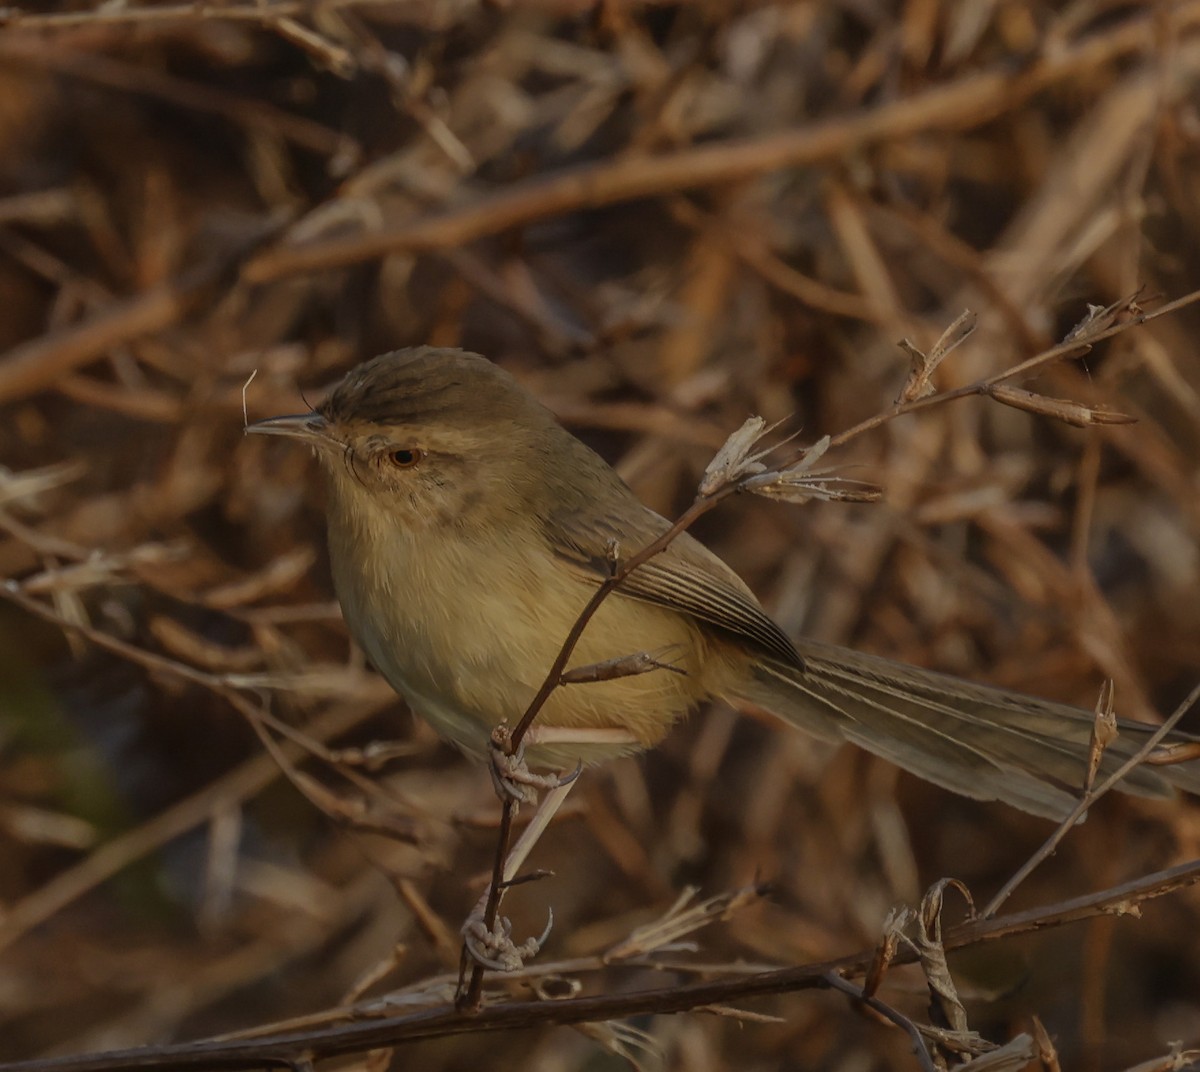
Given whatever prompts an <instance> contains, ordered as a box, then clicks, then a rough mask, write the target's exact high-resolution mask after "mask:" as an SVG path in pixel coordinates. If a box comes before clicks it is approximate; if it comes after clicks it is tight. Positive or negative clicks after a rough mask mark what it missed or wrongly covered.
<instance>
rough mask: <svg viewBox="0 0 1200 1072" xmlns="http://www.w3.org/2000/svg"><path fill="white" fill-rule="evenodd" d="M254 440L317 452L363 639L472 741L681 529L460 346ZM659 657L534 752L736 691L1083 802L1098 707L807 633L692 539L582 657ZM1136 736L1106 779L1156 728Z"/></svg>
mask: <svg viewBox="0 0 1200 1072" xmlns="http://www.w3.org/2000/svg"><path fill="white" fill-rule="evenodd" d="M248 431H251V432H259V433H266V434H271V435H284V436H291V437H294V438H297V439H301V440H303V441H304V442H306V443H309V444H310V445H311V446H312V447H313V448H314V449H315V451H316V454H317V457H318V458H319V459H320V461H321V465H322V468H323V469H324V471H325V473H326V476H327V477H328V486H329V503H328V522H329V548H330V556H331V558H332V565H333V578H334V584H335V586H336V589H337V594H338V598H339V599H340V601H341V604H342V609H343V611H344V613H345V617H346V621H347V623H348V624H349V627H350V631H351V632H352V633H353V635H354V637H355V638H356V640H357V641H358V643H359V644H360V645H361V646H362V647H363V649H364V650H365V651H366V653H367V655H368V656H369V658H370V659H371V661H372V662H373V663H374V664H375V666H376V667H377V668H378V669H379V671H380V672H381V673H382V674H383V675H384V677H386V678H387V680H388V681H389V682H390V683H391V684H392V686H393V687H394V688H395V689H396V690H397V691H398V692H400V693H401V694H402V695H403V696H405V697H406V698H407V699H408V701H409V702H410V704H411V705H412V707H413V708H414V709H415V710H416V711H418V712H419V713H420V714H422V715H424V717H425V718H427V719H428V720H429V721H430V722H431V723H432V724H433V725H434V727H435V728H436V729H437V730H438V732H439V733H441V734H442V735H443V736H445V737H447V738H449V739H450V740H451V741H453V742H454V743H456V744H457V745H459V746H460V747H461V748H463V749H465V750H466V751H468V752H473V753H477V754H481V753H483V752H484V751H485V750H486V748H487V744H488V739H489V734H490V732H491V730H492V729H493V727H495V726H496V725H498V724H499V723H501V722H503V721H508V722H510V723H515V722H516V721H517V720H518V719H519V718H520V716H521V714H522V712H523V711H524V710H525V708H526V707H527V706H528V704H529V701H530V700H531V699H532V697H533V695H534V693H535V692H536V691H537V689H538V687H539V686H540V685H541V683H542V680H543V679H544V677H545V676H546V673H547V671H548V670H549V668H550V666H551V663H552V662H553V661H554V658H555V656H556V655H557V653H558V651H559V648H560V647H561V645H562V642H563V639H564V638H565V636H566V634H567V632H568V631H569V629H570V628H571V626H572V625H573V623H574V622H575V620H576V618H577V617H578V615H579V613H580V611H581V610H582V609H583V607H584V605H585V604H586V603H587V601H588V599H589V597H590V596H591V594H592V593H593V592H594V590H595V588H596V586H597V585H598V584H599V583H600V582H601V581H602V580H603V579H605V578H606V577H607V576H608V575H609V570H610V564H609V551H608V547H609V545H610V541H612V540H614V539H615V540H616V541H618V544H619V547H620V548H621V550H622V552H623V553H625V554H632V553H633V552H635V551H637V550H639V549H640V548H641V547H643V546H645V545H646V544H648V543H649V542H651V541H652V540H653V539H654V538H656V537H657V536H658V535H660V534H661V533H662V532H663V531H664V530H665V529H666V528H667V527H668V522H667V521H666V520H664V519H663V518H662V517H660V516H659V515H658V514H656V513H654V512H653V511H651V510H649V509H648V508H646V507H645V506H643V505H642V504H641V503H640V502H639V501H638V500H637V498H636V497H635V496H634V494H633V492H632V491H630V489H629V488H628V487H627V486H626V485H625V483H624V482H623V481H622V480H621V478H620V477H619V476H617V474H616V473H615V472H614V471H613V470H612V468H610V467H609V465H608V464H607V463H606V462H604V461H603V459H601V458H600V457H599V455H597V454H595V453H594V452H593V451H591V450H590V449H589V448H588V447H586V446H584V444H583V443H581V442H580V441H579V440H578V439H576V438H575V437H574V436H572V435H571V434H570V433H569V432H567V431H566V430H565V429H563V428H562V427H561V426H560V425H559V424H558V423H557V421H556V420H555V419H554V417H553V416H552V415H551V413H550V412H549V411H548V410H547V409H545V408H544V407H543V406H542V405H540V404H539V403H538V402H537V401H536V400H535V399H534V398H533V397H532V396H531V395H530V394H529V393H528V392H527V391H526V390H525V389H524V388H522V387H521V386H520V385H519V384H518V383H517V382H516V381H515V380H514V379H513V378H512V377H511V376H510V375H509V374H508V373H506V372H504V371H503V370H502V369H500V368H499V367H497V366H496V365H493V364H492V363H491V362H489V361H488V360H486V359H485V358H483V357H480V356H478V355H476V354H470V353H464V352H462V351H459V350H450V349H436V348H431V347H418V348H416V349H409V350H400V351H396V352H395V353H389V354H384V355H383V356H381V357H377V358H375V359H374V360H372V361H369V362H367V363H366V364H364V365H361V366H359V367H358V368H356V369H354V370H352V371H351V372H350V373H349V374H348V375H347V376H346V378H345V379H344V380H343V381H342V383H341V384H340V385H339V386H338V387H337V389H336V390H334V392H333V393H332V394H331V395H330V396H329V398H328V399H327V400H326V401H325V402H324V403H323V404H322V405H321V406H320V407H318V409H317V410H315V411H314V412H312V413H308V414H303V415H300V416H289V417H276V418H274V419H271V420H267V421H262V422H259V423H258V424H255V425H252V426H250V428H249V429H248ZM662 650H668V651H670V652H671V653H672V656H671V661H672V662H673V663H674V664H675V665H676V666H677V667H678V668H679V669H681V670H682V671H684V672H683V673H667V672H661V671H657V672H654V673H649V674H642V675H639V676H631V677H623V678H617V679H615V680H608V681H601V682H597V683H591V684H586V685H578V686H570V687H567V688H560V689H557V690H556V691H555V692H554V693H553V694H552V696H551V698H550V700H549V701H548V703H547V704H546V706H545V708H544V709H543V710H542V712H541V713H540V714H539V716H538V718H537V721H536V722H535V723H534V726H533V729H532V731H531V733H530V736H529V738H528V740H529V743H530V749H529V759H530V761H531V762H533V763H538V764H542V765H557V766H560V767H566V768H570V767H572V766H574V765H575V763H576V762H577V761H582V762H584V763H590V762H594V761H597V760H600V759H604V758H606V757H610V756H615V755H619V754H621V753H624V752H629V751H633V750H636V749H642V748H649V747H651V746H652V745H654V744H656V743H657V742H658V741H659V740H661V739H662V737H663V736H664V735H665V734H666V733H667V731H668V730H669V729H670V728H671V726H672V724H673V723H674V722H676V721H677V720H678V719H679V718H681V717H682V716H683V715H684V714H686V713H687V711H688V710H689V709H690V708H692V707H694V706H695V705H696V704H697V703H699V702H700V701H702V700H704V699H706V698H709V697H714V696H716V697H726V698H728V699H730V700H733V701H735V702H737V701H742V702H749V703H751V704H754V705H757V706H759V707H763V708H766V709H768V710H770V711H772V712H774V713H775V714H777V715H778V716H780V717H781V718H783V719H785V720H786V721H788V722H790V723H792V724H793V725H795V726H797V727H798V728H800V729H802V730H804V731H805V732H807V733H810V734H813V735H815V736H817V737H821V738H824V739H826V740H843V739H844V740H848V741H852V742H854V743H855V744H857V745H860V746H861V747H863V748H865V749H867V750H868V751H870V752H874V753H875V754H876V755H879V756H882V757H884V758H885V759H888V760H890V761H891V762H893V763H896V764H897V765H899V766H900V767H903V768H904V769H905V770H908V771H911V772H913V773H914V774H916V775H918V776H919V777H921V778H925V779H927V780H928V781H930V782H934V783H935V784H937V785H940V786H944V787H945V788H947V789H950V790H953V791H954V792H957V793H962V794H963V795H965V796H969V797H975V798H977V799H981V800H1002V801H1005V802H1007V803H1009V804H1012V805H1014V806H1015V807H1018V808H1021V809H1024V810H1025V811H1029V812H1033V813H1034V814H1037V815H1044V816H1048V817H1050V818H1056V819H1057V818H1060V817H1062V816H1064V815H1066V814H1067V813H1069V811H1070V810H1071V809H1072V807H1074V805H1075V804H1076V803H1077V801H1078V798H1079V794H1080V790H1081V786H1082V785H1083V781H1084V771H1085V767H1086V764H1087V756H1088V751H1089V741H1090V738H1091V733H1092V724H1093V715H1092V714H1091V713H1090V712H1087V711H1082V710H1078V709H1076V708H1073V707H1069V706H1066V705H1063V704H1057V703H1050V702H1047V701H1043V700H1036V699H1031V698H1028V697H1025V696H1019V695H1016V694H1014V693H1009V692H1003V691H1000V690H997V689H992V688H986V687H983V686H980V685H973V684H970V683H968V682H965V681H961V680H959V679H956V678H952V677H947V676H944V675H941V674H936V673H932V672H929V671H926V670H918V669H915V668H913V667H910V666H905V665H902V664H899V663H895V662H890V661H888V660H885V659H880V658H875V657H871V656H867V655H860V654H858V653H856V652H852V651H847V650H845V649H842V648H837V647H832V646H828V645H825V644H818V643H815V642H813V641H809V640H795V641H793V640H792V639H789V637H788V636H787V635H786V634H784V632H783V631H782V630H781V629H780V628H779V627H778V626H777V625H776V624H775V623H774V622H773V621H772V620H771V619H770V618H769V617H768V616H767V614H766V613H765V612H764V611H763V610H762V608H761V607H760V606H759V604H758V601H757V600H756V599H755V597H754V595H753V594H752V593H751V592H750V590H749V589H748V588H747V587H746V585H745V584H744V583H743V582H742V581H741V580H740V578H739V577H738V576H737V575H736V574H735V573H734V572H733V571H732V570H731V569H730V568H729V567H728V566H726V565H725V564H724V563H723V562H722V561H721V560H720V559H718V558H717V557H716V556H715V555H713V554H712V553H711V552H709V551H708V550H707V549H706V548H705V547H703V546H702V545H701V544H699V543H698V542H697V541H696V540H694V539H693V538H692V537H690V536H688V535H686V534H685V535H683V536H681V537H679V538H678V539H676V540H675V541H674V542H673V543H672V544H671V545H670V546H669V547H668V548H667V550H666V551H664V552H663V553H662V554H660V555H658V556H656V557H655V558H653V559H652V560H651V561H649V562H648V563H646V564H645V565H644V566H642V567H641V568H640V569H638V570H636V571H635V572H634V573H633V574H631V575H630V577H629V578H628V579H627V580H626V582H625V583H624V584H623V585H622V586H621V587H620V588H619V589H618V590H617V591H616V592H615V593H614V594H613V595H612V596H611V597H610V598H609V599H608V600H606V601H605V602H604V603H603V604H602V605H601V607H600V610H599V612H598V613H597V614H596V616H595V618H594V619H593V620H592V621H591V622H590V623H589V624H588V626H587V629H586V630H585V631H584V633H583V636H582V638H581V640H580V642H579V645H578V647H577V648H576V650H575V652H574V656H573V659H572V665H574V666H585V665H589V664H593V663H598V662H601V661H604V660H607V659H613V658H617V657H620V656H627V655H630V654H632V653H635V652H639V651H650V652H657V651H662ZM1120 731H1121V732H1120V735H1119V736H1118V737H1117V739H1116V741H1115V742H1114V743H1113V744H1112V745H1110V746H1109V748H1108V750H1107V751H1106V752H1105V754H1104V757H1103V764H1102V768H1101V774H1102V775H1103V774H1104V773H1105V772H1107V771H1111V770H1114V769H1115V768H1116V767H1117V766H1118V765H1119V764H1120V763H1121V762H1122V761H1123V760H1125V759H1126V758H1128V757H1129V756H1131V755H1132V754H1133V753H1134V752H1135V751H1136V750H1137V749H1138V748H1139V747H1140V746H1141V745H1142V744H1143V743H1144V742H1145V740H1146V738H1147V737H1148V735H1149V734H1150V733H1151V732H1152V731H1153V727H1150V726H1146V725H1144V724H1138V723H1128V722H1123V723H1121V725H1120ZM1172 740H1176V741H1177V740H1194V739H1193V738H1184V737H1183V736H1182V735H1174V736H1173V737H1172ZM1172 785H1175V786H1181V787H1184V788H1186V789H1189V790H1190V791H1192V792H1200V763H1197V762H1193V763H1186V764H1180V765H1177V766H1169V767H1145V766H1142V767H1138V768H1137V769H1135V770H1134V771H1133V772H1132V773H1131V774H1129V775H1128V776H1127V777H1126V779H1125V781H1124V782H1123V783H1122V788H1124V789H1125V790H1126V791H1127V792H1132V793H1138V794H1142V795H1146V796H1165V795H1167V794H1169V793H1170V791H1171V787H1172Z"/></svg>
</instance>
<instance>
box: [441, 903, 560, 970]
mask: <svg viewBox="0 0 1200 1072" xmlns="http://www.w3.org/2000/svg"><path fill="white" fill-rule="evenodd" d="M553 926H554V910H553V909H551V910H550V916H549V918H548V919H547V920H546V929H545V930H544V931H542V933H541V935H540V936H538V937H537V938H527V939H526V940H525V941H524V942H522V943H521V944H520V945H517V943H516V942H514V941H513V939H512V921H511V920H510V919H508V918H507V917H506V916H497V917H496V922H495V924H494V925H493V926H492V928H491V929H490V930H489V929H488V926H487V923H486V922H484V918H483V911H482V909H481V908H476V909H475V911H474V912H472V913H471V914H470V915H469V916H468V917H467V921H466V923H464V924H463V929H462V935H463V947H464V948H465V949H466V951H467V956H469V957H470V958H471V960H473V961H474V962H475V963H476V964H478V965H479V966H480V967H483V968H488V969H490V970H491V971H499V972H514V971H519V970H520V969H521V968H523V967H525V962H526V961H527V960H531V959H533V958H534V957H535V956H537V955H538V953H539V952H541V949H542V946H543V945H545V944H546V939H547V938H549V937H550V931H551V928H553Z"/></svg>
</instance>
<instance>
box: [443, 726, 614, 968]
mask: <svg viewBox="0 0 1200 1072" xmlns="http://www.w3.org/2000/svg"><path fill="white" fill-rule="evenodd" d="M528 736H529V737H530V738H531V739H532V740H533V742H534V743H535V744H571V745H580V746H582V749H583V750H584V751H586V750H587V746H588V745H591V746H593V747H595V746H604V747H605V748H612V747H617V748H623V747H626V746H633V745H636V744H637V739H636V738H635V737H633V735H632V734H630V733H628V732H627V731H625V730H610V729H591V730H585V729H566V728H560V727H555V726H537V727H534V729H533V730H531V731H530V733H529V735H528ZM507 744H508V731H507V728H506V727H504V726H500V727H498V728H497V729H496V731H495V732H494V733H493V734H492V738H491V754H492V779H493V781H494V782H495V783H496V791H497V793H498V794H499V795H500V799H501V800H504V799H505V798H506V797H508V798H510V799H513V800H517V801H520V802H526V801H529V800H530V798H531V797H532V799H536V793H537V790H538V789H539V788H543V789H545V790H546V795H545V797H544V798H543V800H542V803H541V805H540V806H539V807H538V810H537V811H536V812H534V815H533V818H532V819H531V820H530V821H529V825H528V826H527V827H526V828H525V829H524V831H522V833H521V836H520V837H519V838H518V839H517V843H516V844H515V845H514V846H513V847H512V849H511V850H510V851H509V853H508V855H507V856H506V857H505V860H504V868H503V871H502V875H503V881H504V882H505V883H509V882H512V881H513V879H515V878H516V877H517V872H518V871H520V869H521V868H522V867H523V866H524V864H525V861H526V859H527V858H528V856H529V853H530V852H531V851H532V850H533V847H534V845H536V844H537V842H538V839H539V838H540V837H541V836H542V834H543V833H544V832H545V830H546V827H547V826H549V825H550V821H551V820H552V819H553V818H554V816H555V815H556V814H557V813H558V810H559V808H561V807H562V806H563V802H564V801H565V800H566V799H567V795H568V794H569V793H570V792H571V789H572V787H573V786H574V785H575V781H576V779H577V778H578V777H579V772H580V767H576V768H575V770H574V771H573V772H571V773H570V774H566V775H563V774H553V775H538V774H533V773H532V772H531V771H530V770H529V769H528V768H527V767H525V764H524V759H523V749H522V748H518V749H517V751H516V753H515V754H514V755H511V756H510V755H509V754H508V752H507V748H506V746H507ZM498 756H504V757H505V759H506V760H516V763H515V764H513V765H512V766H511V767H510V766H507V765H505V766H502V768H501V770H499V771H498V770H497V757H498ZM514 771H515V776H514ZM510 777H512V778H513V781H512V783H510V782H509V781H508V779H509V778H510ZM510 784H511V785H514V786H516V787H518V788H519V789H521V790H522V791H523V793H525V794H529V795H528V796H526V795H520V796H518V795H515V794H512V793H509V792H507V790H508V789H509V788H510ZM490 894H491V887H490V886H489V887H488V888H487V889H485V890H484V891H483V896H482V897H480V899H479V901H478V902H477V903H476V905H475V908H474V909H473V910H472V912H471V914H470V915H469V916H468V917H467V920H466V922H465V923H464V924H463V928H462V934H463V944H464V946H465V948H466V951H467V954H468V956H470V957H471V959H472V960H474V961H475V962H476V963H477V964H481V965H483V967H485V968H491V969H492V970H493V971H516V970H517V969H519V968H521V967H522V966H523V965H524V963H525V961H526V960H528V959H529V958H530V957H533V956H535V955H536V954H537V953H538V951H539V950H540V949H541V947H542V944H543V943H544V942H545V941H546V938H547V937H548V936H549V934H550V925H551V924H552V923H553V922H554V915H553V913H551V916H550V919H549V921H548V922H547V924H546V929H545V931H544V932H543V933H542V935H541V937H539V938H530V939H528V940H527V941H525V942H523V943H521V944H520V945H517V944H516V943H515V942H514V941H513V940H512V924H511V923H510V922H509V920H508V919H506V918H505V917H503V916H501V915H500V914H499V913H497V915H496V922H495V924H494V925H493V926H492V927H491V928H489V927H488V926H487V923H486V912H487V903H488V898H489V896H490ZM501 895H503V890H501Z"/></svg>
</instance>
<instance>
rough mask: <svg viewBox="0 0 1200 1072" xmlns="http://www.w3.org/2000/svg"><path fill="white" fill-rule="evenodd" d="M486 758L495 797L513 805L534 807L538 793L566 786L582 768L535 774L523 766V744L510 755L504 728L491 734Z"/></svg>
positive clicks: (501, 727) (506, 732)
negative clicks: (564, 772) (530, 805)
mask: <svg viewBox="0 0 1200 1072" xmlns="http://www.w3.org/2000/svg"><path fill="white" fill-rule="evenodd" d="M488 758H489V763H488V769H489V770H490V771H491V775H492V785H493V786H494V787H495V789H496V796H498V797H499V798H500V799H501V800H502V801H508V800H511V801H513V802H514V803H516V804H536V803H537V799H538V791H539V790H542V789H557V788H559V787H560V786H564V785H568V784H569V783H571V782H573V781H574V780H575V779H576V778H578V777H579V771H580V769H581V768H579V767H577V768H576V769H575V770H574V771H572V772H571V773H570V774H566V775H559V774H534V773H533V771H531V770H530V769H529V767H528V766H527V765H526V763H525V743H524V742H522V743H521V744H520V745H518V746H517V749H516V751H515V752H510V751H509V736H508V727H507V726H503V725H501V726H497V727H496V728H495V729H494V730H493V731H492V736H491V739H490V741H489V747H488Z"/></svg>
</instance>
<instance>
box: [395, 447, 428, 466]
mask: <svg viewBox="0 0 1200 1072" xmlns="http://www.w3.org/2000/svg"><path fill="white" fill-rule="evenodd" d="M387 457H388V461H390V462H391V463H392V464H393V465H394V466H395V467H396V468H397V469H411V468H412V467H413V466H414V465H416V464H417V463H418V462H420V460H421V459H422V458H424V457H425V452H424V451H423V450H419V449H417V448H416V447H410V448H409V449H408V450H393V451H392V452H391V453H390V454H389V455H388V456H387Z"/></svg>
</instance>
